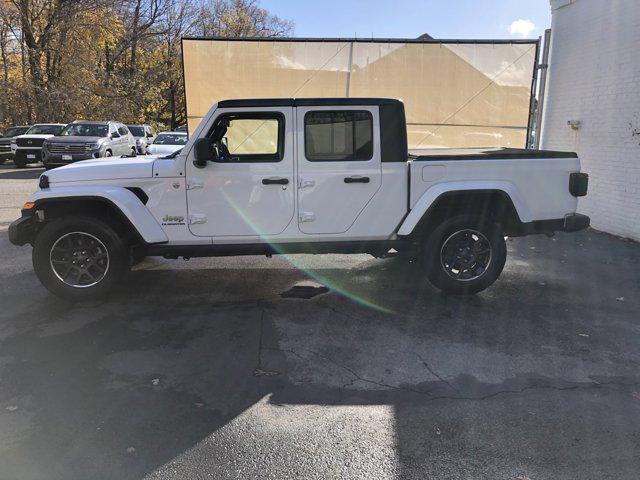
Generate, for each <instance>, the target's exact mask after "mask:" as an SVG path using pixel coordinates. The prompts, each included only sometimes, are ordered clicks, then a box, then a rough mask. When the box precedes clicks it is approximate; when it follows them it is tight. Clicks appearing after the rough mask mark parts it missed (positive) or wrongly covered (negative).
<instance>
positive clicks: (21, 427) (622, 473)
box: [0, 236, 640, 479]
mask: <svg viewBox="0 0 640 480" xmlns="http://www.w3.org/2000/svg"><path fill="white" fill-rule="evenodd" d="M582 242H584V243H585V244H587V248H585V249H584V251H578V252H577V253H576V252H573V251H572V250H571V249H572V244H571V242H566V241H565V240H563V239H561V242H559V243H558V244H556V245H550V246H547V247H546V248H548V249H550V250H552V254H553V255H554V256H555V257H556V260H555V262H551V261H549V260H550V258H549V256H548V254H545V253H537V252H536V249H539V248H541V247H538V243H537V240H533V241H532V242H530V243H521V244H517V245H516V246H515V247H514V246H513V245H512V246H510V249H511V251H510V254H511V255H512V257H513V261H512V265H511V268H510V269H508V270H507V271H505V274H504V276H503V278H502V279H501V280H500V281H499V282H498V283H497V284H496V285H495V286H494V287H493V288H492V289H490V290H488V291H487V292H485V293H483V294H481V295H477V296H473V297H447V296H444V295H441V294H439V293H438V292H437V291H436V290H434V289H432V288H431V287H430V286H428V285H426V284H425V283H424V282H423V281H420V280H417V279H418V278H419V277H418V276H417V273H416V270H415V269H414V267H412V266H407V265H406V264H404V263H402V262H400V261H397V260H386V261H376V260H371V261H368V262H364V263H362V264H360V265H358V266H356V267H353V268H344V269H340V268H322V269H317V270H313V271H306V272H301V271H299V270H296V269H292V268H284V267H282V266H281V265H279V264H278V265H276V266H274V268H229V267H227V266H225V267H224V268H204V269H175V270H162V269H161V267H162V265H154V264H151V265H150V266H148V269H146V270H144V269H143V270H139V271H135V272H132V274H131V275H130V276H129V277H127V279H126V280H125V281H124V282H123V284H122V285H121V286H120V287H119V289H118V291H116V292H115V293H114V295H113V296H112V297H111V298H110V299H108V300H107V301H105V302H102V303H97V304H86V305H75V306H71V305H68V304H66V303H65V302H62V301H60V300H57V299H55V298H53V297H50V296H48V295H46V294H44V293H43V292H41V291H40V290H37V291H34V292H32V293H31V294H30V298H29V300H28V301H27V300H25V299H24V290H23V288H24V287H21V288H20V289H16V288H17V287H9V289H8V293H7V294H6V295H5V297H4V298H5V299H7V300H9V301H10V303H7V304H6V305H8V306H7V307H5V309H4V311H2V312H0V325H3V328H2V329H1V330H0V352H1V353H0V355H1V356H0V372H2V374H1V377H0V379H1V382H2V388H1V389H0V407H1V410H0V445H2V446H3V448H2V449H1V450H0V471H2V472H4V473H3V475H6V476H7V478H49V479H51V478H74V477H82V478H85V479H90V478H118V479H134V478H141V477H142V476H144V475H149V477H150V478H206V477H207V476H211V477H212V478H241V477H243V476H244V478H254V477H258V476H261V475H262V476H269V475H270V476H272V477H273V478H284V477H286V476H292V475H295V472H298V476H300V477H304V476H307V475H305V472H306V470H305V462H306V464H312V465H314V466H315V465H317V471H315V474H316V475H317V476H318V478H321V477H323V476H328V475H331V472H335V471H339V469H340V468H347V469H348V470H346V471H348V472H350V474H351V475H352V476H354V477H359V476H371V475H373V474H374V473H375V472H378V474H379V473H380V471H381V469H384V468H387V466H386V463H384V462H385V461H387V460H388V461H389V465H388V469H387V470H385V472H388V476H397V477H400V478H416V479H417V478H429V477H433V478H461V477H469V478H518V476H520V478H525V477H529V478H587V477H590V478H604V477H611V478H613V477H615V478H633V476H634V475H635V474H636V473H637V471H638V468H640V458H639V456H638V455H637V452H638V451H639V450H638V447H639V446H640V445H639V443H640V441H639V438H640V436H639V434H638V432H640V420H639V419H640V416H639V415H638V413H640V402H639V401H638V398H640V396H638V397H635V396H634V392H635V391H636V390H640V383H639V382H640V377H639V376H638V374H637V366H638V365H639V364H640V363H639V362H640V358H639V357H638V355H637V353H636V351H637V342H638V336H639V335H640V332H639V331H638V327H637V309H638V307H639V302H638V300H637V299H636V298H633V291H634V289H635V287H634V282H636V283H635V285H636V286H637V285H638V283H637V282H638V280H640V278H639V277H638V273H637V272H638V270H637V268H635V267H633V265H636V266H637V265H640V253H639V252H638V251H637V247H630V248H627V247H624V248H622V247H620V248H618V249H617V251H616V253H613V252H612V248H611V247H612V245H613V244H612V243H611V242H613V240H612V239H607V238H600V237H598V236H596V238H595V240H594V241H591V244H589V243H588V242H590V240H587V238H586V237H583V238H582ZM543 245H548V244H543ZM574 247H575V245H574ZM565 250H566V251H567V252H569V253H568V254H567V255H569V256H577V257H578V258H576V259H574V261H573V262H571V263H570V262H567V263H560V262H559V261H558V260H557V259H558V258H562V255H563V252H565ZM597 252H600V253H599V254H597ZM551 260H553V258H551ZM629 260H631V263H629ZM518 262H520V263H518ZM525 264H526V265H525ZM527 267H528V268H527ZM151 269H156V270H151ZM32 275H33V274H32V273H22V274H19V275H16V276H15V278H14V279H13V280H15V281H12V282H9V283H10V284H12V285H22V286H24V285H26V284H28V283H29V282H32V281H33V278H31V277H32ZM612 277H615V278H616V279H617V283H616V282H614V281H611V278H612ZM593 278H598V279H599V280H598V282H593V281H591V280H592V279H593ZM323 282H324V283H323ZM309 283H311V284H315V283H322V285H331V291H330V292H328V293H325V292H324V291H322V292H320V294H318V295H314V296H313V297H312V298H309V299H306V298H282V296H281V295H282V294H283V293H286V292H291V291H295V290H296V289H295V287H296V286H298V287H299V286H301V285H308V284H309ZM12 288H14V290H12ZM34 288H35V286H34ZM312 288H317V286H316V287H312ZM298 290H299V289H298ZM307 290H308V289H307ZM305 291H306V290H305ZM635 291H636V293H637V290H635ZM312 293H316V290H314V291H313V292H312ZM285 296H286V295H285ZM622 296H624V297H625V301H617V300H616V298H620V297H622ZM303 297H304V295H303ZM11 302H14V303H11ZM372 304H373V305H376V306H377V307H374V308H372V307H371V305H372ZM583 335H584V336H583ZM376 405H382V406H386V407H388V408H389V409H391V411H392V412H393V424H392V426H393V439H392V445H391V447H390V449H391V450H392V451H391V453H390V454H389V456H390V458H389V459H386V460H384V461H383V460H381V459H380V458H378V457H376V456H375V455H371V457H370V458H367V457H368V455H369V454H370V451H369V449H370V448H372V446H373V445H375V444H376V442H378V441H381V440H380V439H379V437H378V436H377V435H378V433H379V432H378V431H377V430H375V428H374V429H373V430H372V431H373V432H374V433H372V434H371V436H370V437H369V436H363V435H362V429H367V428H369V427H371V428H373V427H372V426H371V425H367V423H371V424H372V425H373V426H375V422H376V420H369V421H367V420H366V418H367V417H366V415H367V414H363V415H364V416H363V417H360V416H357V415H358V414H356V413H353V412H354V411H353V410H350V409H351V408H352V407H371V406H376ZM316 406H325V407H326V406H331V407H332V408H334V409H347V410H346V411H348V412H350V413H349V414H345V415H344V416H341V417H338V418H339V421H337V422H336V423H335V424H332V425H329V426H326V429H325V426H323V428H321V429H318V430H317V431H310V430H309V427H308V425H307V423H306V422H309V424H312V422H313V421H314V420H313V418H314V415H315V416H318V415H320V416H321V415H323V413H322V412H321V413H319V412H318V410H316V409H315V408H316ZM8 407H16V408H15V409H13V410H12V409H11V408H9V409H7V408H8ZM291 407H295V408H296V409H302V410H301V411H299V410H294V411H289V410H285V411H286V412H288V413H287V416H286V417H284V419H283V418H282V415H284V413H282V408H291ZM296 412H298V413H300V414H309V417H301V418H299V419H298V420H296V418H295V417H296V415H298V413H296ZM350 415H356V416H350ZM296 421H298V422H299V424H297V423H296ZM382 431H383V430H382V429H381V430H380V432H382ZM346 439H348V441H347V440H346ZM341 441H344V442H346V443H341ZM332 449H333V450H332ZM345 462H347V463H348V462H355V463H357V462H363V463H362V465H360V464H359V463H357V465H358V468H362V470H361V471H358V470H353V469H354V468H356V467H355V466H354V465H352V466H351V470H349V466H348V465H346V464H345ZM345 465H346V467H345ZM383 467H384V468H383ZM323 468H324V469H325V470H324V472H323V471H322V469H323ZM367 469H370V470H367ZM367 472H369V473H367ZM372 472H373V473H372ZM359 473H362V475H359Z"/></svg>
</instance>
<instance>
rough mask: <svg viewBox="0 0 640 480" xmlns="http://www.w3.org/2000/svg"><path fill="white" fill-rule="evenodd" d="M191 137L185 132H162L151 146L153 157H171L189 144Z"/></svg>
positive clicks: (150, 150) (150, 151)
mask: <svg viewBox="0 0 640 480" xmlns="http://www.w3.org/2000/svg"><path fill="white" fill-rule="evenodd" d="M188 139H189V136H188V135H187V134H186V133H184V132H160V133H159V134H158V136H157V137H156V138H155V140H154V141H153V143H152V144H151V145H149V153H150V154H151V155H169V154H170V153H174V152H176V151H177V150H180V149H182V147H184V146H185V145H186V144H187V140H188Z"/></svg>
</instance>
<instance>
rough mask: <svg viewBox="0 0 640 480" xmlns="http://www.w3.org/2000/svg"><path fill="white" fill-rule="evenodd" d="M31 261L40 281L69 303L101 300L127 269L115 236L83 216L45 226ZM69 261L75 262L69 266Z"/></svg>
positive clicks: (125, 256) (125, 255) (122, 246)
mask: <svg viewBox="0 0 640 480" xmlns="http://www.w3.org/2000/svg"><path fill="white" fill-rule="evenodd" d="M98 258H99V259H98ZM32 259H33V268H34V270H35V272H36V275H37V276H38V279H39V280H40V282H42V284H43V285H44V286H45V287H46V288H47V289H48V290H49V291H50V292H52V293H53V294H55V295H57V296H59V297H62V298H64V299H66V300H70V301H72V302H78V301H84V300H94V299H97V298H102V297H104V296H105V295H106V294H107V293H109V291H110V290H111V288H112V287H113V286H114V285H115V284H117V283H118V281H119V280H120V279H121V278H122V276H123V275H124V274H125V273H126V272H127V270H128V267H129V255H128V251H127V248H126V245H125V244H124V242H123V241H122V240H121V239H120V237H119V236H118V235H117V233H116V232H115V231H114V230H113V229H112V228H111V227H110V226H109V225H107V224H106V223H104V222H102V221H100V220H96V219H94V218H90V217H83V216H71V217H63V218H60V219H56V220H53V221H51V222H49V223H47V224H46V225H45V226H44V228H43V229H42V230H41V231H40V232H39V233H38V235H37V237H36V240H35V243H34V246H33V255H32ZM70 259H74V262H78V263H76V264H74V265H69V260H70ZM96 259H97V260H96ZM87 265H88V266H87ZM54 266H55V267H54ZM67 269H68V270H67ZM65 271H66V272H67V273H66V274H65ZM63 279H64V280H63ZM74 284H75V285H74Z"/></svg>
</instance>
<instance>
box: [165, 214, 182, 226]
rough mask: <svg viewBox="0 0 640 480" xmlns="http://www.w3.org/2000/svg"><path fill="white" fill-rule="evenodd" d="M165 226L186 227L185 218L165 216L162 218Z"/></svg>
mask: <svg viewBox="0 0 640 480" xmlns="http://www.w3.org/2000/svg"><path fill="white" fill-rule="evenodd" d="M162 224H163V225H184V217H183V216H181V215H175V216H174V215H165V216H164V217H162Z"/></svg>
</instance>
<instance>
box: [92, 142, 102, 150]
mask: <svg viewBox="0 0 640 480" xmlns="http://www.w3.org/2000/svg"><path fill="white" fill-rule="evenodd" d="M90 147H91V150H98V149H99V148H100V142H95V143H92V144H90Z"/></svg>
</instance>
